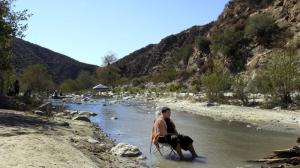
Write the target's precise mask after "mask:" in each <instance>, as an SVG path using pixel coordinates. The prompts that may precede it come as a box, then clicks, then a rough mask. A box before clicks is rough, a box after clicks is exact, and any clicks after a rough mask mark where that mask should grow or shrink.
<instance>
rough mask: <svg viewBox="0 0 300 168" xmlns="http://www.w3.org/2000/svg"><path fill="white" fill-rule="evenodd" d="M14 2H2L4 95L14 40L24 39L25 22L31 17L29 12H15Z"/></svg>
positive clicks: (0, 89)
mask: <svg viewBox="0 0 300 168" xmlns="http://www.w3.org/2000/svg"><path fill="white" fill-rule="evenodd" d="M13 1H14V0H1V1H0V30H1V31H0V60H1V61H0V93H3V90H4V83H5V80H6V78H5V77H4V76H5V74H7V73H11V72H12V71H13V70H12V66H11V63H12V59H13V58H12V56H13V54H12V40H13V38H14V37H23V36H24V35H23V32H24V31H25V30H26V28H27V24H23V21H25V20H27V19H28V17H30V14H28V11H27V10H24V11H19V12H15V11H13V9H12V3H13Z"/></svg>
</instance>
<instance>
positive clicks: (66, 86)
mask: <svg viewBox="0 0 300 168" xmlns="http://www.w3.org/2000/svg"><path fill="white" fill-rule="evenodd" d="M80 88H81V86H80V85H79V84H78V83H77V81H75V80H72V79H67V80H65V81H64V82H63V83H62V84H61V85H60V89H61V90H62V91H63V92H67V93H69V92H74V91H79V90H80Z"/></svg>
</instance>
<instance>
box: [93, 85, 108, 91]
mask: <svg viewBox="0 0 300 168" xmlns="http://www.w3.org/2000/svg"><path fill="white" fill-rule="evenodd" d="M93 89H94V90H106V89H109V87H108V86H105V85H102V84H99V85H96V86H94V87H93Z"/></svg>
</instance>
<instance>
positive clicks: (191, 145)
mask: <svg viewBox="0 0 300 168" xmlns="http://www.w3.org/2000/svg"><path fill="white" fill-rule="evenodd" d="M189 151H190V152H191V153H192V157H193V158H196V157H198V155H197V153H196V151H195V149H194V146H193V144H192V143H191V144H190V145H189Z"/></svg>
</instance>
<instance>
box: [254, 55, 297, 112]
mask: <svg viewBox="0 0 300 168" xmlns="http://www.w3.org/2000/svg"><path fill="white" fill-rule="evenodd" d="M270 58H271V59H270V62H269V64H267V65H266V66H265V67H264V68H262V69H261V70H260V71H259V73H258V75H257V76H256V79H255V81H256V82H257V83H256V84H255V85H256V87H257V90H258V91H260V92H261V93H264V94H266V95H271V96H272V100H276V99H279V100H280V102H281V105H282V107H287V106H288V105H289V104H291V103H293V100H292V97H291V94H292V93H294V92H296V91H298V90H299V84H300V68H299V65H298V60H297V57H296V53H295V52H294V51H291V50H280V51H274V52H273V53H271V54H270Z"/></svg>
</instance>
